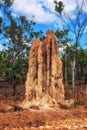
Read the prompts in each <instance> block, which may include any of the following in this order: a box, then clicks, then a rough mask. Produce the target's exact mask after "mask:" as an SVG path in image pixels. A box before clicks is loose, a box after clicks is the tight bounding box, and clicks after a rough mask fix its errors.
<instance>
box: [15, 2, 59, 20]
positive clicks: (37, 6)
mask: <svg viewBox="0 0 87 130" xmlns="http://www.w3.org/2000/svg"><path fill="white" fill-rule="evenodd" d="M47 5H48V6H47ZM53 6H54V4H53V2H52V1H49V0H47V2H44V1H43V0H32V1H29V0H22V1H21V2H20V0H15V1H14V4H13V9H14V10H15V11H17V12H20V13H22V14H23V15H26V16H27V18H28V19H29V18H31V17H32V16H34V20H35V21H36V22H38V23H47V22H48V23H49V22H54V21H56V20H57V17H56V15H55V14H54V12H53V11H52V10H53ZM50 11H51V12H50Z"/></svg>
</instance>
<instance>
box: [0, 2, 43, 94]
mask: <svg viewBox="0 0 87 130" xmlns="http://www.w3.org/2000/svg"><path fill="white" fill-rule="evenodd" d="M3 1H4V2H2V3H1V5H0V9H1V10H2V11H3V14H4V18H1V28H0V29H1V35H0V36H1V39H2V38H4V43H2V44H3V45H4V46H6V48H8V49H7V51H6V53H8V55H9V56H8V57H7V60H8V68H7V70H6V71H5V76H6V77H7V78H8V79H11V80H12V83H13V90H14V92H13V95H15V90H16V83H17V80H18V79H21V78H22V77H24V75H25V72H26V69H27V64H26V62H27V59H28V51H29V48H30V44H31V40H32V39H33V38H34V37H39V36H42V32H41V31H40V32H34V30H33V26H34V25H35V22H33V21H32V20H31V19H30V20H27V19H26V17H25V16H17V17H14V16H13V15H12V13H11V8H10V7H11V5H12V2H13V1H12V0H8V1H7V0H3ZM1 42H3V41H1ZM23 67H25V69H23ZM22 79H23V78H22Z"/></svg>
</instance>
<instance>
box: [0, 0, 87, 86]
mask: <svg viewBox="0 0 87 130" xmlns="http://www.w3.org/2000/svg"><path fill="white" fill-rule="evenodd" d="M82 2H84V1H82ZM12 4H13V1H12V0H8V1H7V0H3V2H1V3H0V9H1V11H2V12H3V17H0V43H1V44H2V45H3V46H4V49H3V50H1V51H0V80H7V81H12V82H13V83H14V88H15V86H16V82H18V81H25V79H26V74H27V68H28V57H29V50H30V45H31V41H32V40H33V39H34V38H39V39H41V40H42V39H43V38H44V35H43V32H42V31H39V32H35V31H34V26H35V25H36V23H35V22H34V21H33V20H32V19H30V20H27V18H26V17H25V16H18V15H17V17H14V15H13V14H12V10H11V5H12ZM77 7H78V8H77V13H76V12H74V13H75V19H74V20H72V19H71V17H70V16H69V15H65V13H64V12H63V9H64V5H63V3H62V2H61V1H60V2H57V1H55V10H56V15H57V17H58V18H59V19H60V20H61V23H62V24H63V28H62V29H61V30H60V29H59V28H58V29H57V30H56V31H55V35H56V38H57V40H58V45H59V46H58V48H62V51H61V52H59V53H60V57H61V59H62V61H63V81H64V83H66V84H67V83H70V84H72V87H75V82H76V81H81V82H84V83H87V50H86V47H84V49H83V45H84V44H85V43H83V42H82V38H83V39H85V33H84V31H85V28H86V27H87V24H86V22H87V14H86V13H85V15H84V12H83V10H82V8H83V3H82V4H81V6H80V7H79V4H78V2H77ZM66 21H69V22H68V23H66ZM85 32H86V31H85ZM71 35H73V37H72V36H71ZM83 41H84V40H83ZM84 42H85V41H84Z"/></svg>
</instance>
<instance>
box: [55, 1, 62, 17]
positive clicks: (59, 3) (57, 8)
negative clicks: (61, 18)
mask: <svg viewBox="0 0 87 130" xmlns="http://www.w3.org/2000/svg"><path fill="white" fill-rule="evenodd" d="M54 3H55V10H56V11H57V12H58V13H59V14H61V13H62V11H63V9H64V5H63V2H62V1H59V2H57V1H56V0H55V1H54Z"/></svg>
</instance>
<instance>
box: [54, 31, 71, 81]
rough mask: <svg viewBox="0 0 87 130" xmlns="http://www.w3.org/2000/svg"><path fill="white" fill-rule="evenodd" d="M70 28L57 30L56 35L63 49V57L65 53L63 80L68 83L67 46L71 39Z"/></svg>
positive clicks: (61, 53)
mask: <svg viewBox="0 0 87 130" xmlns="http://www.w3.org/2000/svg"><path fill="white" fill-rule="evenodd" d="M68 33H69V30H66V29H63V30H58V29H57V30H56V32H55V35H56V38H57V40H58V48H61V49H62V50H63V51H62V52H61V51H60V55H61V57H62V55H63V57H62V58H63V59H62V60H63V81H64V83H66V84H67V59H66V58H67V54H66V48H67V46H68V42H70V41H71V39H70V38H68Z"/></svg>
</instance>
